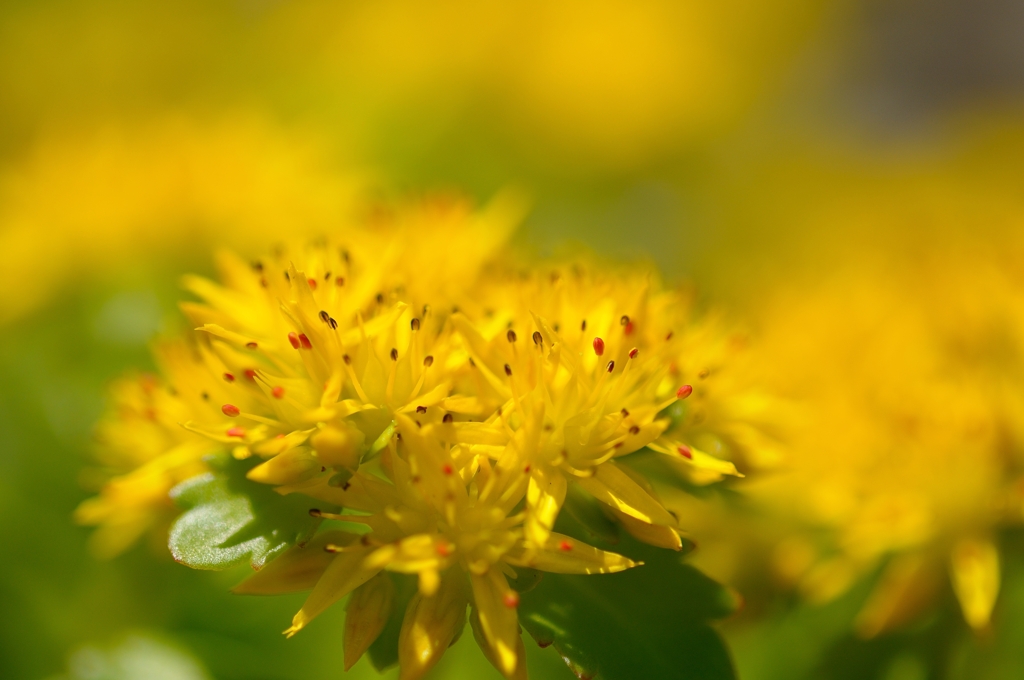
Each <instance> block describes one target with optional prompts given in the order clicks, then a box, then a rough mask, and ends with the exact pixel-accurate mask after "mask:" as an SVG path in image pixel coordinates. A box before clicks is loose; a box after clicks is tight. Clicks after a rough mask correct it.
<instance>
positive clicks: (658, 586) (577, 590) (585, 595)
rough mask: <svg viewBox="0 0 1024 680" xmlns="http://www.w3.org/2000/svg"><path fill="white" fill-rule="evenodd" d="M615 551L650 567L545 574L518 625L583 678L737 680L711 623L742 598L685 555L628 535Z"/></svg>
mask: <svg viewBox="0 0 1024 680" xmlns="http://www.w3.org/2000/svg"><path fill="white" fill-rule="evenodd" d="M559 529H560V530H563V531H566V527H565V526H561V527H559ZM614 549H615V550H616V551H617V552H620V553H623V554H626V555H628V556H629V557H631V558H633V559H639V560H643V561H644V564H643V565H642V566H639V567H636V568H634V569H629V570H627V571H625V572H621V573H618V574H605V575H588V576H577V575H561V574H544V576H543V578H542V579H541V580H540V582H539V583H538V584H537V585H536V586H535V587H534V588H532V589H531V590H529V591H527V592H524V593H522V595H521V600H520V606H519V620H520V622H521V624H522V625H523V627H524V628H525V629H526V630H527V631H528V632H529V633H530V634H531V635H532V636H533V637H534V639H535V640H537V642H538V644H540V645H541V646H547V645H549V644H551V645H554V647H555V649H556V650H557V651H558V653H559V654H560V655H561V656H562V658H563V659H565V661H566V663H567V664H569V667H570V669H571V670H572V671H573V672H574V673H575V674H576V675H577V676H578V677H580V678H595V679H601V680H635V679H636V678H674V679H677V680H687V679H690V678H692V679H693V680H698V679H699V680H731V679H733V678H735V677H736V674H735V671H734V670H733V664H732V661H731V659H730V656H729V653H728V651H727V650H726V647H725V645H724V643H723V642H722V640H721V638H720V637H719V635H718V633H717V632H715V631H714V630H713V629H712V628H711V627H710V626H709V625H708V621H710V620H713V619H718V618H722V617H724V616H728V615H729V614H731V613H732V612H734V611H735V610H736V608H737V607H738V605H739V598H738V596H736V595H735V594H734V593H732V592H731V591H729V590H728V589H726V588H724V587H722V586H721V585H719V584H718V583H716V582H714V581H712V580H711V579H710V578H708V577H707V576H704V575H703V574H701V573H700V572H699V571H697V570H696V569H695V568H693V567H692V566H690V565H688V564H685V563H684V562H683V558H682V555H681V554H680V553H677V552H673V551H669V550H662V549H659V548H652V547H649V546H645V545H642V544H640V543H638V542H636V541H634V540H633V539H631V538H630V537H628V536H625V535H624V536H622V537H621V538H620V539H619V542H618V544H617V545H616V546H615V547H614Z"/></svg>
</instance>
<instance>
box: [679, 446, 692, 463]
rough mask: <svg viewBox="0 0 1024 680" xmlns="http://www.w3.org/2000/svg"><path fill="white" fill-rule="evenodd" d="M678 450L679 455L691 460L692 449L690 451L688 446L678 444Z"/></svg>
mask: <svg viewBox="0 0 1024 680" xmlns="http://www.w3.org/2000/svg"><path fill="white" fill-rule="evenodd" d="M678 451H679V455H680V456H682V457H683V458H686V459H688V460H693V451H691V450H690V447H689V446H687V445H686V444H680V445H679V449H678Z"/></svg>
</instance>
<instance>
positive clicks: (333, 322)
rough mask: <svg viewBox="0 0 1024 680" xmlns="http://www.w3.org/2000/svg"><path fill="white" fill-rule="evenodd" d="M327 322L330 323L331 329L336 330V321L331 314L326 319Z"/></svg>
mask: <svg viewBox="0 0 1024 680" xmlns="http://www.w3.org/2000/svg"><path fill="white" fill-rule="evenodd" d="M327 323H329V324H331V328H332V329H333V330H337V329H338V322H337V321H335V320H334V317H333V316H332V317H331V318H330V319H328V320H327Z"/></svg>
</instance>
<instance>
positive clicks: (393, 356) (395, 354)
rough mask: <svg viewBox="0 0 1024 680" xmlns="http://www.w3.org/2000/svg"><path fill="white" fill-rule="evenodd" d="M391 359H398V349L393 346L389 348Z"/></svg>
mask: <svg viewBox="0 0 1024 680" xmlns="http://www.w3.org/2000/svg"><path fill="white" fill-rule="evenodd" d="M391 360H392V361H398V350H397V349H395V348H394V347H392V348H391Z"/></svg>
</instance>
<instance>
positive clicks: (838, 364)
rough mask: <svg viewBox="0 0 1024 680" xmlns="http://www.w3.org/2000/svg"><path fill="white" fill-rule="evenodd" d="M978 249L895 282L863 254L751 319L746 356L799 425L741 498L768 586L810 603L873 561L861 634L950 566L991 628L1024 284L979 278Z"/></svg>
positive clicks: (905, 272)
mask: <svg viewBox="0 0 1024 680" xmlns="http://www.w3.org/2000/svg"><path fill="white" fill-rule="evenodd" d="M972 250H973V249H972V247H971V246H970V245H969V242H963V241H960V240H959V239H955V238H954V239H952V240H951V241H950V242H948V243H947V244H945V245H941V246H940V245H936V244H933V245H932V247H931V252H930V253H929V255H928V257H927V258H923V259H922V261H920V262H917V263H914V264H913V265H911V264H909V263H904V266H903V268H902V269H901V270H898V271H897V270H890V271H885V270H884V269H882V268H880V267H876V266H873V265H872V260H873V258H874V256H872V255H868V254H861V255H859V256H858V257H857V258H856V261H855V264H852V265H850V266H848V267H844V268H842V269H839V270H838V271H836V272H835V273H834V274H833V275H832V276H830V277H829V278H828V280H826V281H822V282H820V283H818V284H817V285H816V286H815V287H813V288H811V287H808V286H800V287H799V289H793V290H782V291H778V292H776V293H775V295H774V297H773V299H772V300H771V302H770V303H768V304H766V305H765V306H764V307H763V308H762V310H761V321H762V333H761V335H760V337H759V340H758V342H757V343H756V345H755V347H754V348H753V352H754V355H755V357H756V358H757V360H758V361H759V362H760V364H761V366H762V368H763V375H764V376H765V377H766V379H767V380H769V381H770V384H772V386H773V387H774V389H776V390H778V392H779V394H781V395H783V396H785V397H787V398H790V399H792V400H794V401H797V402H799V405H800V406H799V408H800V412H801V417H800V421H799V423H798V426H794V427H790V428H788V431H787V432H786V437H785V438H786V446H785V449H784V454H783V457H782V460H781V462H780V464H779V466H778V467H777V468H776V469H775V470H774V471H773V472H772V473H771V474H766V475H764V476H762V477H760V478H757V479H751V480H748V481H749V483H748V484H745V485H744V490H745V491H746V492H747V494H748V495H749V497H750V499H751V501H752V503H753V508H755V509H757V510H758V511H760V512H765V513H767V515H768V516H769V517H771V518H773V521H774V524H775V527H774V528H772V529H769V534H770V535H772V536H773V537H774V538H775V539H776V540H778V543H777V545H776V547H775V548H774V551H773V558H772V559H773V562H774V564H775V567H776V571H777V573H778V575H779V576H781V577H782V578H783V579H784V580H787V581H789V582H791V583H793V584H795V585H796V586H797V587H798V588H799V589H800V590H801V591H802V592H803V593H804V594H805V595H806V596H807V597H808V598H810V599H811V600H812V601H816V602H821V601H826V600H829V599H831V598H833V597H836V596H838V595H839V594H841V593H843V592H845V591H846V589H847V588H848V587H849V586H850V585H851V584H852V583H853V582H854V581H855V580H856V579H858V578H860V577H861V576H863V575H865V574H867V573H870V571H871V570H873V569H875V568H876V567H878V566H879V565H881V564H884V565H885V568H884V571H883V573H882V575H881V577H880V579H879V581H878V583H877V585H876V587H875V591H874V593H873V594H872V596H871V597H870V598H869V600H868V602H867V603H866V604H865V606H864V608H863V610H862V612H861V613H860V616H859V618H858V620H857V628H858V631H859V632H860V633H861V634H862V635H865V636H873V635H876V634H878V633H880V632H883V631H885V630H888V629H891V628H894V627H897V626H899V625H901V624H903V623H906V622H907V621H908V620H910V619H911V618H912V617H913V616H915V615H916V614H918V613H919V612H920V611H921V609H922V608H923V607H924V606H925V605H926V604H927V603H928V602H929V601H930V600H931V597H932V596H933V595H934V594H935V593H936V592H937V591H938V589H939V586H940V584H941V576H942V572H943V571H944V570H945V569H948V572H949V574H950V578H951V580H952V582H953V585H954V592H955V593H956V595H957V597H958V599H959V601H960V605H961V608H962V611H963V614H964V618H965V620H966V621H967V623H969V624H970V625H971V626H972V627H974V628H984V627H985V626H987V625H988V623H989V620H990V617H991V613H992V609H993V607H994V605H995V602H996V597H997V594H998V589H999V558H998V553H997V549H996V546H995V542H994V535H995V532H996V530H997V527H998V526H999V525H1000V524H1002V523H1004V522H1008V521H1010V522H1014V521H1020V519H1021V517H1022V515H1021V502H1020V493H1019V488H1020V487H1019V485H1018V483H1017V482H1016V480H1017V479H1018V475H1019V471H1020V466H1021V461H1019V460H1014V457H1013V454H1012V453H1011V451H1013V446H1012V445H1011V446H1010V447H1007V443H1008V441H1012V440H1011V439H1008V437H1013V435H1012V434H1011V433H1012V432H1013V430H1014V429H1017V431H1019V422H1020V421H1019V413H1020V411H1019V409H1017V408H1016V405H1017V404H1019V403H1020V400H1019V398H1018V397H1016V396H1012V397H1010V399H1011V400H1007V395H1008V394H1010V393H1009V391H1008V390H1007V389H1006V387H1007V386H1008V383H1009V384H1015V385H1018V386H1019V383H1017V382H1012V383H1011V382H1010V381H1011V380H1016V378H1014V377H1013V375H1014V373H1015V372H1016V371H1017V367H1019V366H1020V363H1019V362H1020V361H1021V357H1022V356H1024V355H1021V354H1020V352H1021V349H1022V348H1024V346H1022V345H1020V344H1019V340H1018V338H1021V337H1024V335H1018V334H1019V332H1020V329H1021V328H1024V327H1022V326H1017V325H1015V324H1017V323H1018V322H1016V321H1014V320H1013V319H1014V317H1016V316H1017V315H1018V314H1019V312H1015V311H1013V310H1019V309H1024V306H1022V305H1024V294H1022V293H1024V289H1020V288H1018V287H1017V286H1016V285H1014V284H1012V283H1011V282H1010V280H1009V279H1006V278H1002V277H998V276H997V277H990V276H988V275H987V274H983V273H982V272H985V271H986V264H985V260H977V259H974V258H975V256H976V255H977V253H976V252H972ZM988 266H990V265H988ZM997 282H998V285H993V284H996V283H997ZM982 286H983V287H984V289H985V295H984V296H981V297H977V296H976V295H974V294H967V295H965V294H963V292H962V291H964V290H967V289H971V288H972V287H973V289H974V290H975V291H978V290H979V288H980V287H982ZM982 300H984V302H981V301H982ZM1018 318H1019V317H1018ZM952 319H956V320H957V322H956V323H950V320H952ZM966 324H971V325H970V326H967V325H966ZM996 350H997V351H998V352H1000V354H999V356H998V357H997V356H993V355H992V354H991V353H992V352H993V351H996ZM989 362H996V363H993V364H991V367H990V366H989ZM997 366H998V370H990V368H992V369H995V368H996V367H997ZM1009 407H1013V408H1009Z"/></svg>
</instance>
